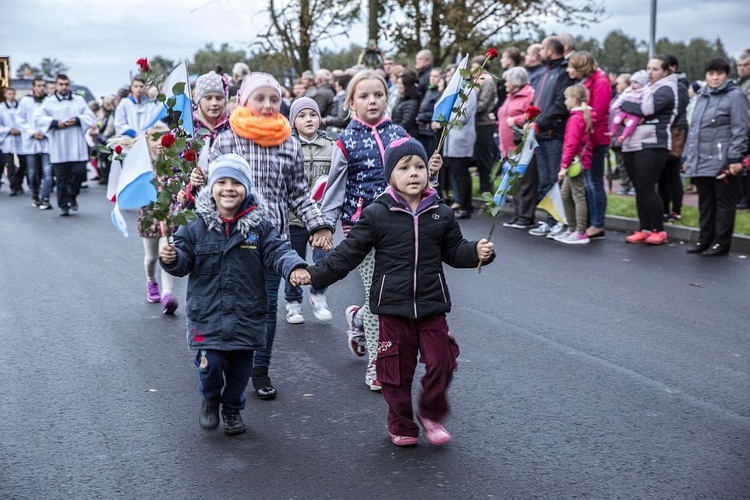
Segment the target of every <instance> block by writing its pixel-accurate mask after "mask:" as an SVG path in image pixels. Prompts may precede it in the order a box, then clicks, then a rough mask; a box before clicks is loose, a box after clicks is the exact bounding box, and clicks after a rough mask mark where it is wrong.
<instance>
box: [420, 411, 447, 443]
mask: <svg viewBox="0 0 750 500" xmlns="http://www.w3.org/2000/svg"><path fill="white" fill-rule="evenodd" d="M419 423H420V424H422V427H424V437H425V438H427V441H429V443H430V444H431V445H433V446H443V445H446V444H448V443H450V442H451V435H450V433H449V432H448V431H447V430H445V427H443V424H441V423H440V422H435V421H433V420H430V419H427V418H423V417H419Z"/></svg>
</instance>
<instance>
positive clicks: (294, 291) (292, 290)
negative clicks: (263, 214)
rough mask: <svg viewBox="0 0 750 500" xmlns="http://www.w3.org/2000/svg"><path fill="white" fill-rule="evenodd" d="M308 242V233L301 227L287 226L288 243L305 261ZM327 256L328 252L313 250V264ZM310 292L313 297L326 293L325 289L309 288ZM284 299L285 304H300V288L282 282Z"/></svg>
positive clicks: (318, 249)
mask: <svg viewBox="0 0 750 500" xmlns="http://www.w3.org/2000/svg"><path fill="white" fill-rule="evenodd" d="M309 241H310V233H308V232H307V229H306V228H304V227H302V226H289V243H291V245H292V248H294V250H295V251H296V252H297V254H298V255H299V256H300V257H302V258H303V259H305V260H307V245H308V243H309ZM326 255H328V252H326V251H324V250H321V249H320V248H313V262H318V261H320V260H321V259H322V258H323V257H325V256H326ZM310 292H311V293H313V294H315V295H320V294H323V293H326V288H321V289H318V288H315V287H311V288H310ZM284 299H285V300H286V301H287V302H302V287H301V286H292V285H290V284H289V282H288V281H285V282H284Z"/></svg>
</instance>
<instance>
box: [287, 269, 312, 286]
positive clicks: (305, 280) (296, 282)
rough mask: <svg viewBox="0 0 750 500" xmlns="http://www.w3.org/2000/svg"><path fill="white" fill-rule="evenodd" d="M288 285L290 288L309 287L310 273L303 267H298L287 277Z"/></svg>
mask: <svg viewBox="0 0 750 500" xmlns="http://www.w3.org/2000/svg"><path fill="white" fill-rule="evenodd" d="M289 284H290V285H292V286H301V285H309V284H310V273H309V272H307V269H305V268H304V267H298V268H297V269H295V270H294V271H292V274H290V275H289Z"/></svg>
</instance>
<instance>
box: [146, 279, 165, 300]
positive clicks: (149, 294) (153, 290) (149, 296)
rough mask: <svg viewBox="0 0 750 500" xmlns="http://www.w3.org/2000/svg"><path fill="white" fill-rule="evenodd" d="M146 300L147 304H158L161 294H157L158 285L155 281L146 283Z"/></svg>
mask: <svg viewBox="0 0 750 500" xmlns="http://www.w3.org/2000/svg"><path fill="white" fill-rule="evenodd" d="M146 300H148V301H149V302H160V301H161V294H160V293H159V283H157V282H156V281H146Z"/></svg>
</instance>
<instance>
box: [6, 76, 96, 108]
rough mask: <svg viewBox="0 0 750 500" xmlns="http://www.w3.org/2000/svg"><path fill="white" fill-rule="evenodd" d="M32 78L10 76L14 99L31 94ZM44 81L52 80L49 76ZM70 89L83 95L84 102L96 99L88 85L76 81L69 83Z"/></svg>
mask: <svg viewBox="0 0 750 500" xmlns="http://www.w3.org/2000/svg"><path fill="white" fill-rule="evenodd" d="M33 80H34V79H33V78H11V79H10V86H11V87H13V88H14V89H16V99H21V97H23V96H25V95H28V94H31V82H32V81H33ZM44 81H45V82H52V81H54V80H52V79H51V78H45V79H44ZM70 91H71V92H73V93H74V94H76V95H79V96H81V97H83V99H84V100H85V101H86V102H91V101H96V100H97V99H96V97H94V94H92V93H91V90H89V88H88V87H86V86H85V85H78V84H77V83H71V85H70Z"/></svg>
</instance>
